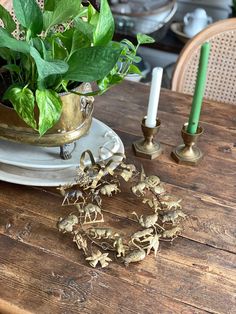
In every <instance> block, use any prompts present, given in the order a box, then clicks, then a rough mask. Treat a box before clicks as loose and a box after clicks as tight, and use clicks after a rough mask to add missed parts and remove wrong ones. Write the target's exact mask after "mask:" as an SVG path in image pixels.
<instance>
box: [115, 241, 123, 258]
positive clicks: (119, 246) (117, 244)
mask: <svg viewBox="0 0 236 314" xmlns="http://www.w3.org/2000/svg"><path fill="white" fill-rule="evenodd" d="M113 247H114V248H115V249H116V252H117V255H116V256H117V257H121V256H125V247H124V244H123V239H122V238H121V237H118V238H117V239H115V241H114V243H113Z"/></svg>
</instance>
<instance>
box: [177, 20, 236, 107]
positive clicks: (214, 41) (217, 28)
mask: <svg viewBox="0 0 236 314" xmlns="http://www.w3.org/2000/svg"><path fill="white" fill-rule="evenodd" d="M204 42H210V44H211V52H210V57H209V64H208V73H207V82H206V88H205V95H204V97H205V98H206V99H208V100H213V101H218V102H224V103H230V104H235V105H236V18H231V19H226V20H222V21H219V22H216V23H214V24H212V25H210V26H208V27H207V28H205V29H204V30H203V31H201V32H200V33H199V34H197V35H196V36H195V37H193V38H192V39H191V40H189V42H188V43H187V44H186V46H185V47H184V48H183V50H182V52H181V54H180V56H179V58H178V60H177V63H176V66H175V70H174V74H173V78H172V87H171V89H172V90H174V91H177V92H182V93H185V94H190V95H193V93H194V87H195V82H196V76H197V69H198V62H199V54H200V48H201V45H202V44H203V43H204Z"/></svg>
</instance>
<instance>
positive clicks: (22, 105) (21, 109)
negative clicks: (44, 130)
mask: <svg viewBox="0 0 236 314" xmlns="http://www.w3.org/2000/svg"><path fill="white" fill-rule="evenodd" d="M4 99H8V100H10V102H11V103H12V105H13V107H14V109H15V111H16V112H17V113H18V115H19V116H20V117H21V119H22V120H24V121H25V123H27V124H28V125H29V126H31V127H32V128H33V129H36V128H37V125H36V121H35V119H34V104H35V99H34V94H33V93H32V91H31V90H30V89H29V88H27V87H23V88H22V87H19V86H14V87H10V88H9V89H8V90H7V91H6V93H5V95H4Z"/></svg>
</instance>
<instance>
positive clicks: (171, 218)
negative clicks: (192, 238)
mask: <svg viewBox="0 0 236 314" xmlns="http://www.w3.org/2000/svg"><path fill="white" fill-rule="evenodd" d="M186 217H187V215H186V214H185V213H184V212H182V210H180V209H177V210H175V211H173V212H168V213H166V214H164V215H163V216H162V223H165V222H172V224H173V225H174V224H176V222H177V221H178V220H179V219H181V218H182V219H185V218H186Z"/></svg>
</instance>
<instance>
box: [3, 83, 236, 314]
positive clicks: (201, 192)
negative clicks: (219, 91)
mask: <svg viewBox="0 0 236 314" xmlns="http://www.w3.org/2000/svg"><path fill="white" fill-rule="evenodd" d="M148 95H149V87H148V86H146V85H144V84H140V83H131V82H124V83H122V84H121V85H119V86H117V87H115V88H113V89H112V90H110V91H109V92H108V93H107V94H106V95H103V96H100V97H96V101H95V113H94V116H95V117H96V118H98V119H100V120H101V121H103V122H104V123H106V124H107V125H109V126H110V127H111V128H112V129H113V130H115V131H116V132H117V133H118V134H119V136H120V137H121V139H122V141H123V143H124V145H125V150H126V155H127V157H128V161H130V162H133V163H135V165H137V166H140V164H143V166H144V168H145V170H146V173H147V174H156V175H159V176H160V178H161V180H162V181H163V182H164V183H165V184H166V187H167V190H168V192H170V193H174V194H176V195H178V196H179V197H180V198H182V199H183V201H182V202H183V206H184V211H185V212H186V213H187V214H188V215H189V219H188V220H187V221H186V223H185V227H184V232H183V234H182V236H181V237H179V238H178V239H176V240H175V241H174V242H173V244H170V243H169V242H161V245H160V251H159V253H158V255H157V258H155V257H154V255H153V254H152V255H150V256H148V257H147V258H146V259H145V260H144V261H143V262H141V263H137V264H132V265H130V266H129V267H128V268H126V267H124V266H123V264H122V263H120V262H119V261H117V260H116V257H115V256H113V257H112V258H113V259H114V262H113V263H111V264H110V265H109V267H108V268H106V269H101V268H98V269H92V268H91V267H89V266H88V264H87V263H86V262H85V261H84V258H83V255H82V253H81V252H80V251H78V249H77V248H76V245H75V244H74V243H73V242H72V241H71V236H70V235H63V234H61V233H59V232H58V230H57V227H56V223H57V221H58V218H59V217H61V216H65V215H66V214H69V213H70V212H71V207H70V206H69V207H61V205H60V204H61V201H62V199H61V197H60V195H58V193H57V191H56V189H52V188H50V189H48V188H37V187H26V186H21V185H15V184H10V183H6V182H3V181H0V287H1V289H0V313H40V314H41V313H63V314H64V313H79V314H83V313H86V314H90V313H96V314H100V313H107V314H113V313H114V314H115V313H123V314H124V313H125V314H126V313H139V314H149V313H150V314H159V313H160V314H162V313H182V314H189V313H229V314H234V313H236V272H235V269H236V255H235V254H236V247H235V243H236V241H235V234H236V227H235V219H236V193H235V191H236V177H235V174H236V107H235V106H231V105H225V104H219V103H213V102H205V103H204V104H203V108H202V114H201V125H202V126H203V127H204V129H205V133H204V135H203V136H202V137H201V138H200V140H199V147H201V149H202V151H203V152H204V154H205V156H204V159H203V160H202V162H201V163H200V164H199V166H198V167H190V166H180V165H177V164H176V163H175V162H174V161H173V160H172V159H171V157H170V152H171V149H172V148H173V147H174V146H176V145H177V144H180V143H181V137H180V129H181V126H182V124H183V123H184V122H186V121H187V119H188V114H189V111H190V106H191V97H189V96H186V95H183V94H178V93H174V92H171V91H168V90H162V92H161V98H160V106H159V118H160V119H161V121H162V126H161V130H160V133H159V134H158V139H159V140H160V142H161V143H162V145H163V147H164V153H163V154H162V156H160V157H159V158H158V159H156V160H153V161H149V160H145V159H140V158H137V157H135V156H134V154H133V151H132V142H133V141H134V140H136V139H138V138H139V137H141V136H142V135H141V129H140V122H141V120H142V118H143V116H144V115H145V114H146V108H147V102H148ZM0 149H1V148H0ZM143 206H144V205H143V204H140V202H138V201H137V200H136V199H135V198H134V196H133V195H132V194H131V193H130V191H129V189H128V188H125V189H124V192H123V193H122V194H118V195H117V196H115V197H114V198H107V199H105V201H104V208H105V209H106V212H105V221H106V224H107V225H109V226H111V227H112V228H114V229H115V230H117V231H119V233H121V234H131V233H132V232H134V230H135V228H137V224H136V223H135V222H134V220H133V216H132V215H131V213H132V211H133V210H135V211H136V212H137V213H141V212H142V210H143Z"/></svg>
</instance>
